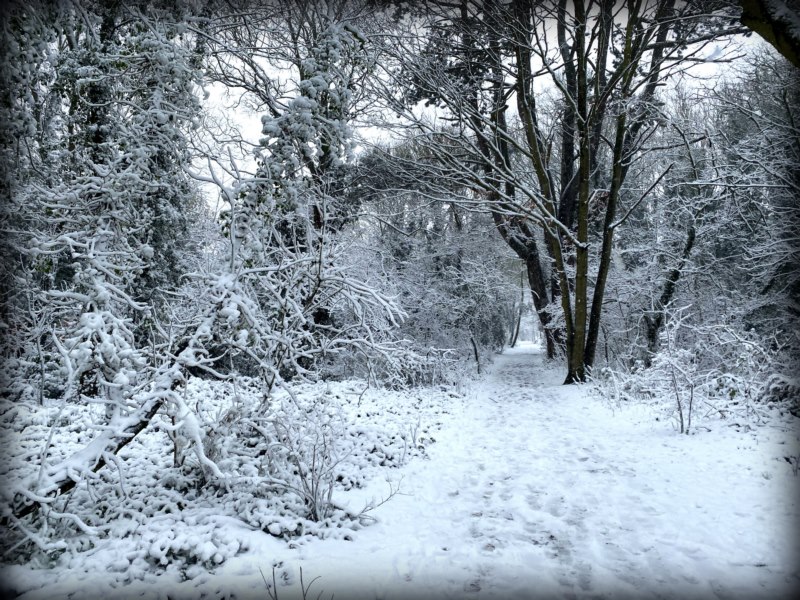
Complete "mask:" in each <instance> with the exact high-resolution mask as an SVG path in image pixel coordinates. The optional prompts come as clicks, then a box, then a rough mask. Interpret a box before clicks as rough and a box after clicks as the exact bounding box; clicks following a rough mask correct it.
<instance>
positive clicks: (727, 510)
mask: <svg viewBox="0 0 800 600" xmlns="http://www.w3.org/2000/svg"><path fill="white" fill-rule="evenodd" d="M562 379H563V374H562V373H561V372H556V371H554V370H553V369H552V368H546V367H545V365H544V361H543V356H542V355H541V354H540V353H539V350H538V348H536V347H533V346H530V345H527V346H525V345H523V346H522V347H520V348H519V349H516V350H508V351H506V353H505V354H503V355H502V356H499V357H497V359H496V361H495V364H494V365H493V367H492V370H491V372H490V374H489V375H488V377H487V378H486V379H485V380H484V381H483V382H481V383H479V384H476V386H475V387H474V388H473V390H472V391H471V392H470V393H469V394H468V395H467V397H466V398H465V400H464V402H463V404H462V405H461V406H457V407H453V410H452V412H451V414H450V415H449V420H448V421H445V422H444V423H443V427H442V430H441V431H440V432H439V433H438V434H437V435H436V436H435V437H436V443H435V444H433V445H431V446H430V447H429V449H428V454H429V457H430V459H429V460H420V459H417V460H414V461H412V462H411V463H410V464H409V465H408V466H407V467H405V468H404V469H402V481H401V482H400V491H401V494H400V495H397V496H395V497H393V498H392V499H391V500H390V501H388V502H387V503H385V504H383V505H382V506H380V507H379V508H378V509H376V510H375V511H374V512H373V513H372V514H373V515H374V516H375V517H376V518H377V519H378V523H377V524H375V525H372V526H370V527H368V528H366V529H364V530H362V531H360V532H358V533H357V534H356V537H355V539H354V540H353V541H352V542H346V541H339V540H330V541H319V542H316V541H315V542H314V543H310V544H306V545H303V546H302V547H301V548H299V549H298V550H296V551H290V552H288V553H282V554H283V555H282V556H279V557H277V558H278V559H279V560H280V561H281V562H282V566H283V567H286V569H287V574H290V573H292V572H293V573H294V576H293V577H292V576H291V575H290V580H292V581H293V583H294V585H292V586H287V587H286V588H285V590H286V591H284V589H282V588H281V586H280V584H279V586H278V591H279V594H280V596H279V597H280V598H288V597H290V596H291V594H293V593H299V581H297V573H298V569H299V566H303V571H304V577H305V581H306V584H307V583H308V581H309V580H310V579H312V578H313V577H316V576H319V577H320V579H319V580H318V581H317V582H315V584H314V587H313V588H312V592H313V593H311V594H309V597H314V598H316V597H317V594H318V593H319V592H320V591H323V592H324V593H323V595H322V597H323V598H328V597H330V595H331V594H334V597H335V598H349V599H351V600H356V599H361V598H364V599H366V598H369V599H371V600H374V599H376V598H385V599H390V598H481V599H483V598H498V599H499V598H722V599H726V598H742V599H746V598H747V599H755V598H783V597H787V598H788V597H789V596H790V595H791V592H792V591H793V590H795V589H796V588H798V586H800V575H798V571H797V567H798V561H797V557H798V556H800V553H799V552H798V549H799V548H800V546H799V545H798V542H797V536H795V535H794V533H796V530H797V527H796V525H797V522H798V520H797V517H798V505H797V498H798V497H800V494H797V492H798V491H800V485H798V483H799V482H800V478H798V477H797V475H796V474H794V473H793V472H792V470H791V468H790V466H789V465H788V464H787V463H786V462H785V461H784V460H783V458H782V457H783V456H784V455H787V454H789V452H796V451H797V450H796V448H797V445H796V439H797V438H796V432H794V433H793V432H786V431H768V430H762V431H759V432H758V434H757V435H758V438H756V437H755V435H751V434H746V433H739V432H736V431H733V430H732V429H731V428H730V427H723V426H720V427H719V428H718V429H719V431H712V432H705V431H703V432H701V433H699V434H698V435H694V436H685V435H683V436H682V435H678V434H677V433H675V432H674V431H673V430H672V428H671V426H670V425H669V424H668V423H665V422H664V421H663V420H662V421H655V420H654V419H653V416H652V413H649V412H647V411H637V410H636V409H633V408H631V409H623V410H616V411H613V410H612V409H611V407H609V406H608V405H607V404H605V403H603V402H602V401H600V400H598V399H597V398H593V397H589V396H588V395H587V393H586V390H585V389H581V388H576V387H575V386H563V385H561V382H562ZM788 444H794V445H793V447H788V446H787V445H788ZM386 488H387V484H386V483H382V482H376V483H375V485H374V486H372V487H371V488H370V490H369V491H370V492H371V493H372V494H373V495H375V494H377V495H380V494H381V493H385V492H386ZM368 495H369V494H364V497H367V496H368ZM355 496H358V494H355ZM359 501H362V499H361V497H358V499H356V500H353V502H354V506H357V505H358V502H359ZM254 550H255V548H254ZM264 550H265V551H267V552H270V551H272V552H274V550H275V546H273V545H270V549H269V550H268V549H267V548H264ZM235 562H236V560H233V561H231V565H230V566H233V565H234V563H235ZM243 566H244V565H240V569H239V570H238V572H239V573H240V574H242V575H243V574H244V573H245V572H246V571H247V568H244V569H241V567H243ZM262 567H263V562H262ZM265 574H266V575H267V576H268V577H269V575H270V573H269V572H267V571H266V570H265ZM261 586H262V590H263V582H261ZM220 589H224V586H223V587H222V588H220Z"/></svg>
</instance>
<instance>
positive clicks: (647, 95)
mask: <svg viewBox="0 0 800 600" xmlns="http://www.w3.org/2000/svg"><path fill="white" fill-rule="evenodd" d="M712 8H713V7H710V6H707V5H706V4H705V3H702V2H688V3H683V4H679V3H675V2H671V1H665V2H658V3H649V2H638V3H634V4H633V5H632V6H628V5H627V4H624V3H616V2H601V3H597V4H595V3H592V4H590V5H585V3H583V2H578V3H574V5H572V4H568V3H566V2H546V3H530V2H526V1H524V0H519V1H516V2H512V3H510V4H504V3H499V2H472V1H468V0H464V1H463V2H460V3H459V4H457V5H453V4H451V3H444V2H443V3H432V4H431V8H430V12H429V14H428V19H429V20H428V22H427V23H428V30H427V31H428V33H427V34H426V36H425V37H424V38H422V39H420V38H417V40H416V44H415V45H411V44H409V43H401V42H397V43H396V48H398V50H397V52H396V54H395V57H396V60H397V61H398V62H400V63H401V64H402V67H403V74H402V77H404V79H402V81H403V82H404V83H407V84H409V85H412V86H413V89H414V90H415V91H416V94H415V95H411V96H407V97H406V98H403V99H398V98H393V102H394V104H393V106H395V107H398V106H401V105H402V103H403V102H404V103H405V105H406V106H409V105H410V104H414V103H416V102H417V100H418V99H423V98H428V99H429V100H430V101H431V102H434V103H436V105H437V106H438V107H439V108H440V109H441V110H442V111H444V114H445V117H444V118H447V119H448V120H449V121H450V122H452V124H453V127H454V130H455V133H446V132H438V131H436V127H435V126H434V125H431V123H430V122H429V121H427V122H426V121H425V120H424V119H421V118H419V117H418V116H415V115H414V113H413V112H412V111H410V110H409V111H406V112H405V115H406V116H407V117H408V118H409V119H410V120H411V121H412V122H413V125H414V126H415V127H416V129H417V131H420V132H421V134H420V135H421V139H424V140H426V142H427V143H429V144H430V145H431V147H432V148H435V149H436V150H435V154H436V155H437V157H438V161H437V163H436V164H435V165H432V166H433V167H434V168H437V169H439V171H440V173H441V175H442V176H443V177H446V178H456V179H461V180H466V181H470V182H471V184H472V185H473V187H474V189H476V190H478V191H480V192H481V193H482V194H483V195H484V196H483V200H482V202H483V203H484V205H485V206H486V207H487V209H488V210H489V211H490V212H491V214H492V216H493V219H494V221H495V224H496V227H497V230H498V232H499V233H500V234H501V235H502V236H503V238H504V239H505V240H506V242H507V243H508V244H509V246H510V247H511V248H512V249H514V251H515V252H516V253H517V254H518V256H519V257H520V258H521V259H522V260H524V261H525V263H526V265H527V268H528V279H529V283H530V287H531V292H532V294H533V298H534V303H535V307H536V310H537V313H538V314H539V318H540V320H541V321H542V325H543V327H544V329H545V331H546V332H548V333H547V344H548V354H549V355H551V356H552V355H555V353H556V352H557V349H558V348H559V347H563V349H564V352H565V354H566V359H567V376H566V382H567V383H569V382H573V381H583V380H584V379H585V377H586V375H587V373H588V371H590V370H591V368H592V366H593V364H594V362H595V353H596V348H597V342H598V338H599V333H600V322H601V315H602V309H603V303H604V297H605V289H606V283H607V278H608V273H609V268H610V264H611V253H612V249H613V246H614V233H615V230H616V229H617V228H618V227H619V225H620V221H619V217H618V212H620V211H621V210H624V209H625V208H626V205H630V204H634V203H636V202H638V201H639V199H638V198H629V197H628V194H627V190H626V188H625V182H626V177H627V174H628V172H629V170H630V168H631V165H632V164H634V163H635V161H636V160H637V159H638V158H639V156H640V155H641V153H642V147H643V144H644V143H645V142H646V141H647V139H648V138H649V137H650V136H652V135H653V133H654V132H655V131H656V130H657V129H658V128H659V127H660V123H661V119H660V116H659V112H658V101H659V98H658V94H657V91H658V88H659V87H660V86H661V85H662V84H663V83H664V82H665V81H666V80H667V79H668V78H669V77H670V76H671V75H672V74H674V73H676V72H678V71H680V70H681V69H684V68H685V67H686V65H687V63H688V62H689V61H693V60H696V59H698V58H699V57H701V56H702V53H703V48H704V46H705V45H706V44H707V43H709V42H710V41H712V40H720V39H721V38H723V37H724V36H727V35H730V34H733V33H738V32H742V31H743V29H741V28H740V27H738V26H736V25H735V23H734V21H735V19H734V17H733V16H732V15H731V14H725V13H719V14H716V15H714V14H712V13H710V12H709V10H711V9H712ZM553 29H555V32H553ZM451 49H452V50H451ZM408 57H413V58H408ZM540 78H546V79H548V80H549V82H550V84H551V85H552V89H553V94H554V95H555V98H556V100H555V101H554V103H553V104H552V105H550V106H548V104H547V101H546V100H545V97H543V95H542V94H541V93H540V92H539V91H538V90H536V89H535V84H538V82H539V81H540ZM512 103H514V104H515V108H516V114H514V112H513V111H512V110H511V105H512ZM434 132H436V135H433V133H434ZM520 163H522V164H525V165H526V169H527V171H528V172H530V173H532V176H531V177H528V176H527V174H526V171H523V170H520V169H519V167H518V166H517V165H518V164H520ZM623 215H624V213H623ZM592 223H598V224H599V227H598V229H596V230H595V232H596V235H594V233H593V232H592V230H591V224H592ZM552 305H556V306H558V307H559V308H560V311H558V320H561V319H563V326H556V327H554V324H555V323H556V322H558V321H557V319H556V317H555V314H554V312H553V307H552Z"/></svg>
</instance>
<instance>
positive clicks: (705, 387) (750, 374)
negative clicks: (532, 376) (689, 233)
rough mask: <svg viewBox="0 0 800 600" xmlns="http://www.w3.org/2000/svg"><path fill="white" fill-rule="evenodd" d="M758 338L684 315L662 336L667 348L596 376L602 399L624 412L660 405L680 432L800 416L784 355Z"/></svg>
mask: <svg viewBox="0 0 800 600" xmlns="http://www.w3.org/2000/svg"><path fill="white" fill-rule="evenodd" d="M769 341H770V340H763V339H761V338H760V337H759V336H758V335H756V334H755V332H752V331H750V332H741V331H737V330H736V329H734V328H733V327H730V326H728V325H725V324H711V325H706V326H696V325H695V326H688V325H687V324H686V313H683V312H682V311H677V312H676V313H675V314H674V315H673V317H672V318H671V319H670V320H669V321H668V322H667V324H666V325H665V327H664V331H663V332H662V334H661V340H660V342H661V343H660V349H659V351H658V352H656V353H655V354H654V355H653V357H652V361H651V366H650V367H649V368H645V366H644V364H643V363H642V362H637V363H634V364H633V365H632V366H631V367H629V368H625V367H621V368H617V369H612V368H608V367H606V368H603V369H601V370H598V371H597V372H596V373H595V376H594V378H593V384H594V386H595V390H596V392H597V393H598V394H599V395H600V396H601V397H604V398H607V399H609V400H611V401H612V402H614V403H616V404H617V405H621V404H625V403H640V404H648V405H651V406H653V407H654V408H655V409H656V411H657V413H658V415H659V416H658V418H666V419H671V420H673V422H674V424H675V427H676V429H677V430H678V431H679V432H680V433H689V432H690V430H691V429H692V425H693V424H694V425H697V424H698V422H699V423H702V424H703V426H704V427H707V426H708V423H709V420H710V419H722V420H724V421H726V422H728V423H730V424H731V425H736V426H742V427H751V426H754V425H758V424H760V423H763V422H764V421H765V419H766V417H767V416H768V413H770V412H772V411H777V412H778V413H780V414H786V413H791V414H795V413H797V412H798V408H797V407H798V398H799V397H800V394H798V392H800V385H799V384H798V381H797V379H796V378H794V377H791V376H788V375H786V374H785V373H784V372H782V369H781V363H780V353H779V352H778V350H777V349H775V348H770V346H769Z"/></svg>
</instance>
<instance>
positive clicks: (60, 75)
mask: <svg viewBox="0 0 800 600" xmlns="http://www.w3.org/2000/svg"><path fill="white" fill-rule="evenodd" d="M2 10H3V12H2V23H0V40H1V41H0V49H1V50H0V52H2V57H0V62H1V63H2V64H0V107H2V108H1V110H2V120H1V121H0V155H1V157H0V197H2V199H3V204H2V208H0V224H1V228H2V240H0V244H2V249H1V250H0V254H2V257H3V260H2V266H1V267H0V269H2V272H1V273H0V296H2V314H0V352H2V361H3V363H2V368H0V378H1V383H0V385H1V387H2V397H1V398H0V427H1V428H2V434H1V435H0V451H1V452H2V455H3V457H4V461H3V462H4V463H5V464H4V466H3V468H2V472H0V483H1V485H0V487H1V488H2V492H0V505H2V515H1V517H0V518H2V523H3V531H4V534H3V536H2V540H0V549H1V550H2V552H3V560H2V562H3V563H4V564H6V565H7V566H9V565H10V566H12V567H13V566H14V565H17V566H20V565H28V566H35V567H36V568H39V569H44V570H47V569H53V568H68V567H66V566H65V565H67V564H69V560H68V559H69V557H76V556H82V555H84V556H89V555H90V554H91V552H92V551H93V549H95V550H96V549H97V548H100V547H102V545H103V543H105V541H107V540H109V539H133V538H136V536H139V537H140V538H141V539H140V540H139V542H137V543H139V546H137V548H139V547H141V548H143V550H141V552H140V553H139V554H138V555H137V557H138V558H136V559H134V558H130V565H128V566H123V567H121V568H120V569H119V570H121V571H123V572H125V573H127V575H126V576H127V578H128V579H124V578H123V579H124V581H123V580H122V579H121V580H120V581H123V583H125V582H129V581H130V579H131V578H134V579H135V578H136V577H137V575H135V573H136V569H139V570H140V571H141V573H153V572H158V571H159V569H160V570H162V571H163V570H164V569H167V570H169V569H174V570H175V573H179V574H180V576H179V578H180V579H181V580H182V581H185V580H191V579H192V577H194V576H195V575H196V574H197V573H199V572H203V573H207V572H210V571H213V569H214V568H215V567H216V566H217V565H219V564H220V563H222V562H224V561H225V560H227V559H228V558H230V557H233V556H236V555H237V554H239V553H241V552H244V551H245V550H246V548H244V546H242V545H241V544H239V545H236V544H233V545H231V544H228V543H227V542H226V541H225V540H224V539H222V538H219V539H218V538H215V537H213V536H214V535H216V534H215V533H213V532H214V531H216V529H214V527H212V526H211V525H208V523H206V525H205V527H206V529H205V530H204V531H205V533H204V534H202V535H199V534H198V536H196V537H192V536H188V537H187V538H186V540H188V541H186V540H184V542H183V545H182V546H173V547H172V549H171V550H169V549H164V550H163V551H154V550H153V548H154V547H155V546H153V544H155V542H154V541H153V539H155V538H152V539H151V538H147V535H149V534H148V533H147V531H150V530H147V527H149V524H150V523H153V522H156V521H157V517H159V515H164V514H165V513H170V512H171V513H173V514H174V513H176V512H178V511H188V510H189V508H187V507H192V506H199V505H200V504H202V505H203V506H205V507H213V509H214V511H215V514H220V515H226V516H227V517H229V518H231V519H236V520H238V521H241V522H244V523H246V524H248V526H250V527H253V528H255V529H257V530H259V531H263V532H265V533H267V534H268V535H270V536H273V537H275V538H278V539H279V540H281V542H282V543H291V542H292V540H295V539H297V538H302V537H303V536H311V537H317V538H321V539H325V538H326V536H330V535H332V534H331V532H332V531H339V532H342V531H350V530H351V529H352V530H354V531H355V530H357V528H359V527H365V526H367V524H368V522H369V520H370V517H369V513H370V510H372V509H374V508H376V507H377V506H381V505H382V504H383V503H384V502H386V503H387V506H390V505H391V503H392V502H394V496H395V495H396V493H397V491H398V490H396V489H394V488H390V493H389V496H388V497H386V498H384V499H382V500H379V501H377V502H374V503H372V504H371V505H369V506H367V507H365V509H364V510H363V511H361V512H359V511H353V510H350V509H344V508H343V507H342V506H341V505H340V504H339V503H337V501H336V500H335V498H336V494H338V493H340V492H341V491H347V490H350V489H357V488H359V487H361V486H362V485H366V481H367V479H368V478H369V477H372V476H374V473H373V472H372V471H369V469H375V470H376V471H375V472H376V473H377V469H379V467H380V468H387V469H389V468H394V467H399V466H401V465H402V464H405V461H407V460H419V459H421V458H422V457H424V455H425V454H426V452H427V450H426V449H427V448H428V446H429V445H432V446H435V445H436V444H435V437H436V436H434V435H432V434H431V433H432V431H433V430H431V431H430V432H428V433H423V431H422V429H421V428H420V429H419V431H417V429H416V428H415V427H419V424H420V420H419V417H418V415H417V414H416V413H415V409H414V408H413V407H411V408H409V406H411V405H408V406H407V405H406V404H404V403H407V402H412V400H413V399H416V400H413V401H414V402H417V404H415V405H414V406H417V405H418V404H419V402H423V400H425V399H426V398H434V397H435V398H438V400H436V402H439V401H441V403H442V404H441V406H442V407H445V409H446V407H447V402H450V400H448V398H450V397H451V395H452V397H456V396H459V397H461V396H463V395H464V390H465V389H466V388H467V387H469V385H472V384H473V383H475V382H480V381H481V380H482V378H484V377H486V374H487V372H491V369H492V365H493V364H494V362H495V361H496V360H497V357H498V356H499V355H500V353H502V352H503V351H504V349H508V348H511V349H514V348H515V347H519V346H520V344H524V343H526V342H527V343H535V344H536V345H537V347H538V348H539V349H540V350H539V352H540V353H541V359H542V361H543V362H542V364H543V365H546V366H547V368H549V369H552V370H554V372H557V373H558V375H557V378H558V382H557V383H558V384H559V385H560V386H563V387H565V389H573V388H575V389H580V390H589V389H590V390H592V391H591V394H593V396H592V397H593V398H595V400H594V401H595V402H598V403H599V402H613V403H616V404H617V405H618V406H620V405H634V404H635V405H647V406H649V407H655V409H657V410H658V411H660V412H659V414H660V415H662V417H661V418H662V420H663V421H664V422H669V423H670V424H671V425H670V426H671V429H670V431H671V432H672V434H673V435H674V436H681V435H684V436H686V435H688V436H703V435H705V434H707V433H708V432H710V431H711V430H712V429H714V428H715V427H716V426H717V424H719V423H722V424H723V426H725V427H729V426H735V427H736V428H737V429H743V430H745V431H747V432H750V431H753V430H757V429H758V426H759V423H767V422H769V423H773V422H780V423H784V424H785V426H786V427H787V428H788V430H789V431H794V432H796V430H797V419H798V418H800V400H799V399H800V380H798V373H800V364H798V356H800V354H799V353H800V322H799V321H798V317H800V261H799V260H798V259H799V258H800V256H798V254H799V251H798V231H800V204H799V203H798V199H799V198H800V52H798V48H799V47H800V13H799V12H798V7H797V5H796V3H790V2H786V3H777V2H741V3H739V2H732V1H727V0H685V1H681V0H631V1H629V2H623V1H618V0H580V1H577V2H572V1H567V0H543V1H537V2H532V1H530V0H428V1H426V2H404V1H396V2H385V3H384V2H374V1H372V0H281V1H278V0H157V1H155V2H150V1H148V2H144V1H139V0H131V1H125V2H120V1H112V2H107V1H99V0H63V1H58V2H49V1H46V0H26V1H24V2H22V1H12V2H10V3H8V4H7V5H6V6H4V8H3V9H2ZM537 372H538V371H537ZM529 385H531V386H535V385H536V382H529ZM340 392H341V393H340ZM425 401H427V400H425ZM423 403H424V402H423ZM344 405H347V407H349V408H346V410H345V408H343V406H344ZM368 406H371V407H372V410H373V411H374V414H376V415H380V416H379V418H377V417H376V418H375V419H374V420H373V421H374V422H373V421H370V424H369V425H362V426H359V419H361V418H364V417H363V416H362V415H365V416H366V417H369V410H368V409H366V408H365V407H368ZM445 409H443V410H445ZM343 410H345V412H347V411H350V412H348V413H347V414H348V415H349V416H348V419H346V421H347V422H346V423H345V422H344V421H343V420H342V418H341V414H342V411H343ZM393 411H394V412H393ZM356 415H357V416H356ZM514 418H515V417H514V415H513V414H508V419H509V420H513V419H514ZM387 423H390V424H391V427H389V429H386V427H387ZM415 423H416V426H415ZM359 427H360V429H359ZM392 427H394V428H395V429H392ZM387 432H388V433H387ZM391 432H394V433H391ZM436 435H438V434H436ZM148 436H149V437H148ZM144 440H147V441H146V442H145V441H144ZM795 441H796V438H795ZM415 457H416V458H415ZM781 458H782V459H783V460H784V461H785V462H786V463H789V464H788V465H787V468H793V469H794V475H795V476H796V474H797V465H798V461H799V460H800V449H798V448H787V449H786V451H785V452H784V454H783V456H782V457H781ZM348 461H350V462H349V463H348ZM348 464H350V465H351V466H349V467H348V466H347V465H348ZM353 465H355V466H353ZM370 473H373V474H372V475H370ZM154 490H157V493H156V492H155V491H154ZM165 507H166V508H165ZM199 523H200V525H197V526H198V527H200V526H201V525H202V523H204V522H203V521H202V519H201V520H200V521H199ZM173 529H174V528H173ZM146 530H147V531H146ZM142 531H144V533H142ZM342 535H344V534H342ZM347 535H349V534H347ZM203 536H205V537H203ZM173 537H174V536H173ZM145 538H147V539H145ZM137 539H138V538H137ZM175 539H177V538H175ZM209 539H211V540H212V541H213V542H214V543H213V544H212V546H213V548H212V550H208V549H207V545H206V542H208V540H209ZM141 540H145V541H141ZM148 540H149V541H148ZM192 540H194V541H192ZM165 548H166V547H165ZM204 548H205V549H204ZM132 552H133V551H132ZM159 552H160V553H159ZM134 554H135V552H134ZM65 561H66V562H65ZM137 561H138V562H137ZM137 565H138V566H137ZM193 569H194V570H193ZM112 570H113V569H112ZM272 573H273V576H274V574H275V570H274V568H273V571H272ZM265 574H266V575H267V577H266V578H265V580H264V582H263V583H264V584H265V585H266V591H265V592H264V593H265V594H266V593H269V596H264V597H271V598H272V597H277V592H278V589H277V587H276V585H277V584H275V582H274V581H272V582H270V581H268V580H269V579H270V577H269V572H268V569H267V571H265ZM142 577H145V575H141V576H139V578H140V579H141V578H142ZM301 577H302V571H301ZM306 583H307V582H306ZM301 589H302V596H303V597H304V598H305V596H306V589H307V588H306V587H304V584H302V585H301ZM270 590H271V591H270ZM273 594H275V595H274V596H273ZM212 596H213V594H212ZM315 596H316V594H315ZM231 597H232V596H231Z"/></svg>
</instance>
